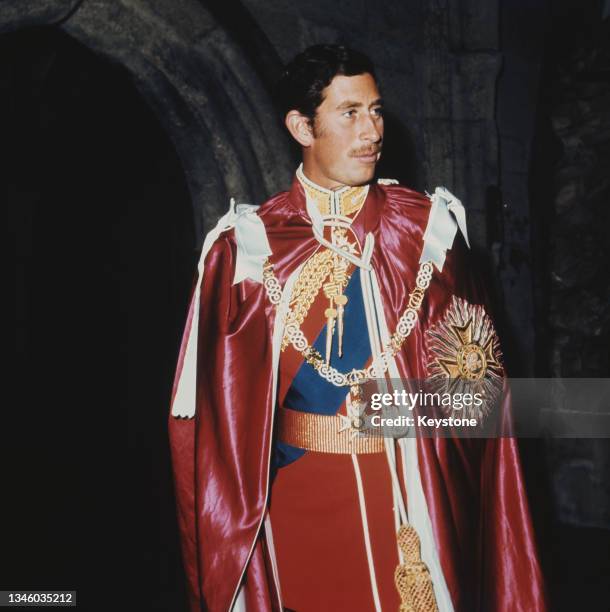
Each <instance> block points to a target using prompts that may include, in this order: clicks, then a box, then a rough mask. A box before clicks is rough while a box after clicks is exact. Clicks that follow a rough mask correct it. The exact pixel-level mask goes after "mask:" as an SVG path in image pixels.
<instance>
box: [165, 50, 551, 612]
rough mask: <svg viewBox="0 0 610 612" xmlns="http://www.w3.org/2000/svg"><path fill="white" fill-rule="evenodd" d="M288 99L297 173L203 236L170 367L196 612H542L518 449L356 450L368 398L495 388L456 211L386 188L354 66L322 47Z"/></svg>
mask: <svg viewBox="0 0 610 612" xmlns="http://www.w3.org/2000/svg"><path fill="white" fill-rule="evenodd" d="M278 91H279V96H278V97H279V100H280V103H281V105H282V107H283V108H282V111H283V116H284V117H285V123H286V127H287V128H288V130H289V132H290V134H291V135H292V137H293V138H294V139H295V140H296V141H297V142H298V143H299V145H300V146H301V148H302V152H303V164H302V166H301V167H300V168H299V169H298V170H297V173H296V176H295V179H294V181H293V184H292V187H291V189H290V190H289V191H287V192H283V193H280V194H278V195H276V196H274V197H273V198H271V199H270V200H268V201H267V202H265V203H264V204H263V205H262V206H260V207H259V208H256V207H253V206H248V205H242V206H239V207H237V209H236V208H235V206H234V205H232V207H231V210H230V211H229V213H227V215H225V217H223V218H222V219H221V220H220V222H219V224H218V226H217V227H216V229H215V230H213V231H212V232H210V234H209V235H208V236H207V237H206V241H205V244H204V248H203V253H202V258H201V262H200V266H199V276H198V280H197V284H196V285H195V290H194V294H193V297H192V300H191V306H190V309H189V314H188V318H187V325H186V329H185V333H184V337H183V341H182V346H181V349H180V355H179V360H178V368H177V372H176V380H175V384H174V393H173V397H172V402H173V403H172V413H171V416H170V421H169V427H170V437H171V448H172V457H173V463H174V475H175V482H176V491H177V499H178V511H179V514H178V515H179V523H180V531H181V537H182V545H183V554H184V560H185V569H186V573H187V576H188V580H189V587H190V596H191V609H192V610H200V609H202V608H205V609H210V610H214V611H216V610H218V611H225V610H230V609H238V610H244V609H245V610H248V611H251V610H256V611H258V610H281V609H289V610H296V611H298V612H308V611H323V610H335V611H340V610H346V611H347V610H349V611H360V610H362V611H364V610H367V611H368V610H377V611H379V610H384V611H385V610H398V609H399V608H400V610H404V611H406V610H416V611H418V612H424V611H433V610H441V611H443V612H444V611H451V610H455V611H461V612H473V611H477V610H480V611H482V612H492V611H504V612H515V611H519V610H524V611H525V610H527V611H528V612H530V611H540V610H544V609H546V608H545V603H544V595H543V587H542V579H541V573H540V569H539V565H538V561H537V557H536V552H535V545H534V538H533V533H532V527H531V521H530V517H529V512H528V508H527V501H526V496H525V492H524V488H523V482H522V476H521V470H520V464H519V458H518V453H517V447H516V443H515V441H514V440H513V439H511V438H500V439H488V440H472V439H470V440H468V439H445V438H440V439H439V438H437V439H432V438H429V437H428V438H424V437H417V438H416V437H413V436H409V437H402V438H400V439H397V440H395V439H393V438H387V437H386V438H383V437H380V436H375V435H363V432H364V430H365V429H366V427H364V426H363V423H365V418H366V414H365V408H366V404H365V402H364V401H363V385H366V384H367V383H369V382H370V381H377V384H378V385H379V387H380V390H381V388H382V387H383V388H388V386H389V385H391V384H392V383H391V380H397V379H402V380H408V379H426V378H433V379H434V378H436V379H439V378H440V379H445V378H446V379H448V378H451V379H456V380H459V379H468V380H477V381H480V383H481V384H487V383H489V382H493V381H494V380H500V381H502V380H503V377H504V373H503V369H502V365H501V353H500V349H499V343H498V340H497V336H496V334H495V331H494V329H493V325H492V324H491V319H490V318H489V315H488V313H487V311H486V309H485V308H486V307H485V302H484V300H483V298H482V293H481V289H480V287H479V286H478V284H477V281H476V279H474V278H472V277H471V273H470V266H469V264H468V262H467V260H466V258H467V234H466V225H465V217H464V211H463V207H462V206H461V204H460V202H459V200H457V199H456V198H455V197H453V196H452V195H451V194H450V193H449V192H448V191H446V190H444V189H437V190H436V191H435V193H434V194H433V196H431V197H426V196H423V195H421V194H419V193H416V192H414V191H412V190H410V189H407V188H405V187H401V186H399V185H396V184H393V183H395V181H380V182H374V180H373V178H374V174H375V167H376V164H377V162H378V161H379V157H380V155H381V149H382V144H383V134H384V124H383V109H382V100H381V97H380V94H379V91H378V88H377V82H376V78H375V73H374V69H373V66H372V65H371V63H370V61H369V60H368V59H367V58H366V57H364V56H363V55H361V54H359V53H356V52H354V51H351V50H349V49H347V48H345V47H342V46H315V47H312V48H310V49H308V50H306V51H305V52H304V53H302V54H301V55H299V56H297V57H296V58H295V59H294V60H293V62H292V63H291V64H290V65H289V66H288V67H287V69H286V71H285V73H284V75H283V77H282V80H281V82H280V85H279V89H278ZM508 402H509V399H508V397H507V399H506V400H505V402H504V405H503V409H505V410H508V408H509V406H508ZM479 416H481V415H479Z"/></svg>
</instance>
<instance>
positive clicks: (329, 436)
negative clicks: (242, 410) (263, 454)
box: [278, 408, 384, 455]
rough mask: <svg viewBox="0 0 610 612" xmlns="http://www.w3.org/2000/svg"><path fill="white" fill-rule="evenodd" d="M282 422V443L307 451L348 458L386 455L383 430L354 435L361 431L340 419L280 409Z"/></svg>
mask: <svg viewBox="0 0 610 612" xmlns="http://www.w3.org/2000/svg"><path fill="white" fill-rule="evenodd" d="M278 421H279V422H278V427H279V432H278V437H279V439H280V441H282V442H284V443H285V444H290V445H291V446H296V447H298V448H304V449H305V450H310V451H316V452H318V453H338V454H345V455H351V454H356V455H361V454H368V453H382V452H383V451H384V443H383V436H382V435H381V433H380V430H377V433H375V432H373V433H371V434H364V435H354V434H357V430H356V429H354V428H352V427H349V426H346V424H345V420H344V419H342V418H341V417H340V416H338V415H325V414H313V413H311V412H301V411H299V410H291V409H290V408H279V410H278ZM340 430H341V431H340Z"/></svg>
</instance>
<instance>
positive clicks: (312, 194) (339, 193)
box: [296, 164, 368, 217]
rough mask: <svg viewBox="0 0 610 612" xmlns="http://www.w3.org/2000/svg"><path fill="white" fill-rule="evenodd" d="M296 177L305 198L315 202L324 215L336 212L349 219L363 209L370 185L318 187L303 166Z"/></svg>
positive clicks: (299, 168)
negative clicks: (306, 173) (332, 187)
mask: <svg viewBox="0 0 610 612" xmlns="http://www.w3.org/2000/svg"><path fill="white" fill-rule="evenodd" d="M296 175H297V179H298V180H299V182H300V183H301V185H302V187H303V190H304V191H305V196H306V197H307V198H308V199H311V200H314V201H315V203H316V205H317V207H318V210H319V211H320V213H322V215H330V214H333V213H334V212H336V213H338V214H340V215H342V216H345V217H347V216H349V215H352V214H355V213H356V212H358V211H359V210H360V208H362V205H363V204H364V200H365V199H366V196H367V193H368V185H361V186H356V187H350V186H348V185H338V186H337V187H336V188H334V189H329V188H328V187H324V186H322V185H318V184H317V183H315V182H314V181H312V180H311V179H310V178H309V177H308V176H306V175H305V172H304V171H303V165H302V164H301V165H300V166H299V167H298V168H297V172H296Z"/></svg>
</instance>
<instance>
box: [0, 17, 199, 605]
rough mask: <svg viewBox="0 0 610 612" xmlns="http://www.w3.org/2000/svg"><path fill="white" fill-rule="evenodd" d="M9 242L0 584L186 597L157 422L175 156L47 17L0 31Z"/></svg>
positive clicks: (173, 295) (174, 303) (174, 333)
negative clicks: (11, 270) (11, 394)
mask: <svg viewBox="0 0 610 612" xmlns="http://www.w3.org/2000/svg"><path fill="white" fill-rule="evenodd" d="M0 88H1V90H0V105H1V109H2V112H1V113H0V121H2V125H1V126H0V131H1V133H2V139H0V143H1V144H0V156H1V158H0V165H1V167H2V180H1V181H0V190H1V191H0V196H1V199H2V201H3V203H4V205H5V207H6V208H7V209H8V211H9V217H10V219H11V222H12V228H13V234H14V238H15V248H16V255H17V277H16V278H17V282H16V291H15V295H16V348H17V364H18V369H17V372H16V376H15V378H14V379H12V380H11V382H14V384H13V385H12V386H14V387H15V388H16V389H17V390H18V397H17V402H16V403H15V404H14V405H12V406H11V407H10V408H9V409H8V410H5V414H4V415H3V416H4V417H5V423H4V425H3V427H2V444H0V447H1V448H2V457H1V460H0V461H1V465H2V468H1V469H2V473H1V479H2V482H3V486H4V487H5V491H11V495H10V496H8V495H3V507H2V521H0V523H1V528H0V529H1V533H0V539H1V541H2V568H0V576H1V581H0V582H1V584H0V588H2V589H7V588H20V589H72V590H74V589H75V590H77V591H78V596H77V597H78V599H77V601H78V605H79V608H80V607H82V609H85V610H98V609H99V610H109V609H113V610H136V609H138V610H180V609H186V597H185V593H184V584H185V581H184V577H183V573H182V569H181V561H180V553H179V549H178V537H177V526H176V518H175V510H174V500H173V486H172V481H171V475H170V461H169V451H168V442H167V434H166V421H167V414H168V405H169V395H170V388H171V382H172V376H173V368H174V363H175V359H176V355H177V351H178V342H179V339H180V334H181V330H182V326H183V324H184V317H185V313H186V307H187V300H188V294H189V290H190V287H191V282H192V271H193V269H194V266H195V263H196V261H195V258H196V253H195V252H194V250H193V249H194V244H195V237H194V235H193V221H192V213H191V206H190V197H189V194H188V191H187V187H186V182H185V178H184V176H183V172H182V169H181V165H180V162H179V160H178V158H177V155H176V153H175V151H174V148H173V146H172V144H171V142H169V140H168V138H167V136H166V135H165V133H164V132H163V130H162V129H161V127H160V125H159V123H158V121H157V120H156V118H155V116H154V115H153V114H152V112H151V111H150V109H149V108H148V107H147V105H146V104H145V102H144V101H143V99H142V98H141V97H140V95H139V94H138V92H137V91H136V89H135V87H134V85H133V83H132V82H131V79H130V77H129V75H128V74H127V73H126V72H125V70H124V69H122V68H121V67H119V66H116V65H112V64H110V63H108V62H107V61H105V60H104V59H102V58H100V57H98V56H97V55H95V54H94V53H92V52H91V51H90V50H88V49H86V48H85V47H83V46H81V45H80V44H78V43H76V42H75V41H73V40H72V39H70V38H68V37H67V36H66V35H64V34H61V33H60V32H59V31H58V30H55V29H50V28H48V29H35V30H27V31H20V32H17V33H13V34H10V35H5V36H3V37H1V38H0Z"/></svg>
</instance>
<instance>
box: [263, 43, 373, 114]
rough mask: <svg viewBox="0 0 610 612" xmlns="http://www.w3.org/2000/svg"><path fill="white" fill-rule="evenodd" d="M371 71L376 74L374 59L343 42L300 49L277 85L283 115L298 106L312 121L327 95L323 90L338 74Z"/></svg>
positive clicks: (352, 74) (278, 103)
mask: <svg viewBox="0 0 610 612" xmlns="http://www.w3.org/2000/svg"><path fill="white" fill-rule="evenodd" d="M365 73H369V74H370V75H371V76H372V77H373V78H375V69H374V68H373V62H371V60H370V59H369V58H368V57H367V56H366V55H364V54H363V53H360V52H358V51H354V50H353V49H349V48H348V47H344V46H343V45H314V46H313V47H309V48H307V49H305V51H303V52H302V53H299V55H297V56H296V57H295V58H294V59H293V60H292V61H291V62H290V63H289V64H288V65H287V66H286V67H285V68H284V72H283V73H282V76H281V78H280V80H279V81H278V84H277V87H276V95H275V97H276V102H277V105H278V108H279V110H280V112H281V114H282V119H284V117H285V116H286V114H287V113H288V112H290V111H291V110H298V111H299V112H300V113H301V114H302V115H305V116H306V117H309V119H310V121H311V122H312V123H313V120H314V118H315V116H316V110H317V108H318V106H320V104H322V102H323V100H324V98H323V96H322V91H323V90H324V88H325V87H328V85H330V82H331V81H332V80H333V79H334V78H335V77H336V76H337V75H343V76H356V75H358V74H365Z"/></svg>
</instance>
